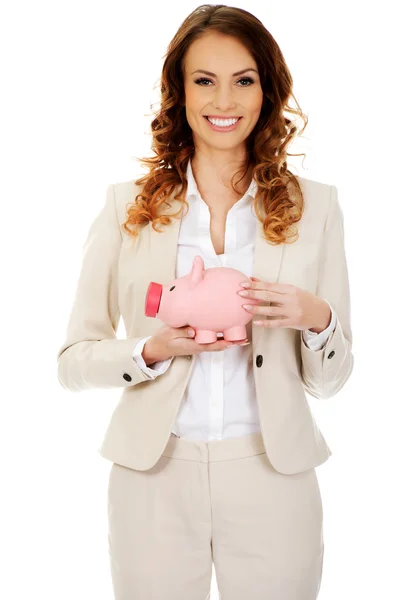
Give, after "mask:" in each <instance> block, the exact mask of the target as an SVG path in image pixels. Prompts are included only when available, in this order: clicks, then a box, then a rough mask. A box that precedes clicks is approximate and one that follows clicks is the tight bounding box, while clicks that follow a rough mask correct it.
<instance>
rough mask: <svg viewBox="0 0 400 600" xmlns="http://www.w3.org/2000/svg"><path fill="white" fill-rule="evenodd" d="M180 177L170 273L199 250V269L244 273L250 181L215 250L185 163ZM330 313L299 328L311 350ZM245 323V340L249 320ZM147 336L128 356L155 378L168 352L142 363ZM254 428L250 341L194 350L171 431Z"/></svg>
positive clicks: (225, 433)
mask: <svg viewBox="0 0 400 600" xmlns="http://www.w3.org/2000/svg"><path fill="white" fill-rule="evenodd" d="M186 176H187V178H188V189H187V195H186V199H187V202H188V204H189V211H188V212H187V214H186V215H185V216H184V217H182V220H181V224H180V230H179V237H178V249H177V266H176V275H175V276H176V277H182V276H184V275H186V274H187V273H189V271H190V270H191V268H192V264H193V259H194V257H195V256H196V255H197V254H199V255H200V256H201V257H202V258H203V260H204V268H205V269H209V268H212V267H231V268H233V269H238V270H239V271H241V272H242V273H244V274H245V275H247V277H250V276H251V275H252V272H251V269H252V265H253V256H254V241H255V235H256V219H257V216H256V215H255V213H254V211H253V208H252V202H253V199H254V196H255V193H256V189H257V184H256V182H255V181H254V179H253V180H252V182H251V183H250V186H249V188H248V190H247V192H246V193H245V195H244V196H243V197H242V198H241V199H240V200H238V201H237V202H235V204H234V205H233V206H232V207H231V209H230V210H229V212H228V214H227V219H226V229H225V247H224V253H223V254H219V255H217V254H216V253H215V250H214V246H213V244H212V240H211V237H210V211H209V208H208V206H207V204H206V203H205V202H204V200H203V199H202V198H201V195H200V192H199V190H198V188H197V185H196V181H195V179H194V176H193V172H192V166H191V163H190V162H189V164H188V168H187V173H186ZM243 303H245V299H243ZM328 304H329V302H328ZM329 306H330V305H329ZM331 312H332V314H331V321H330V323H329V325H328V327H327V328H326V329H324V331H321V332H320V333H316V332H313V331H309V330H305V331H302V335H303V339H304V342H305V344H306V345H307V346H308V347H309V348H310V349H311V350H320V349H321V348H322V347H323V346H324V345H325V343H326V341H327V339H328V337H329V335H330V333H331V332H332V331H333V330H334V328H335V325H336V314H335V312H334V310H333V308H332V307H331ZM248 325H250V327H248V328H247V332H248V339H249V341H250V342H251V321H250V322H249V324H248ZM260 327H262V326H261V325H260ZM150 337H151V336H147V337H143V338H141V339H140V340H139V341H138V342H137V343H136V345H135V347H134V348H133V358H134V360H135V361H136V362H137V364H138V365H139V366H140V368H141V369H142V370H143V371H144V372H146V373H147V374H148V375H149V376H150V377H152V378H155V377H160V376H161V375H162V374H163V373H165V371H166V370H167V369H168V367H169V365H170V364H171V361H172V359H173V357H171V358H169V359H167V360H164V361H160V362H156V363H153V364H152V365H151V367H149V366H147V365H146V363H145V362H144V359H143V357H142V355H141V353H142V350H143V347H144V345H145V343H146V341H147V340H148V339H149V338H150ZM259 431H260V424H259V416H258V408H257V401H256V391H255V383H254V377H253V365H252V347H251V343H250V344H248V345H247V346H232V347H231V348H227V349H226V350H223V351H220V352H207V351H205V352H200V353H199V354H197V355H196V361H195V364H194V365H193V369H192V373H191V376H190V379H189V381H188V384H187V386H186V390H185V393H184V397H183V399H182V403H181V407H180V410H179V413H178V415H177V419H176V421H175V424H174V427H173V429H172V432H173V433H175V434H176V435H177V436H179V437H184V438H187V439H193V440H202V441H210V440H212V439H226V438H231V437H236V436H242V435H247V434H250V433H254V432H259Z"/></svg>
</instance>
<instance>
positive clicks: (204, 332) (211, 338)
mask: <svg viewBox="0 0 400 600" xmlns="http://www.w3.org/2000/svg"><path fill="white" fill-rule="evenodd" d="M194 341H195V342H196V343H197V344H211V343H212V342H216V341H217V334H216V332H215V331H209V330H208V329H197V330H196V336H195V338H194Z"/></svg>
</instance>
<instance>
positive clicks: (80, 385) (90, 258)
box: [57, 184, 151, 392]
mask: <svg viewBox="0 0 400 600" xmlns="http://www.w3.org/2000/svg"><path fill="white" fill-rule="evenodd" d="M121 242H122V233H121V230H120V225H119V221H118V217H117V213H116V204H115V190H114V184H111V185H109V186H108V188H107V191H106V200H105V202H104V204H103V206H102V208H101V210H100V212H99V213H98V214H97V216H96V218H95V219H94V221H93V222H92V224H91V226H90V229H89V232H88V234H87V238H86V241H85V243H84V245H83V260H82V266H81V271H80V275H79V278H78V283H77V289H76V292H75V298H74V301H73V305H72V309H71V312H70V316H69V321H68V324H67V331H66V335H65V339H64V343H63V344H62V346H61V347H60V348H59V350H58V353H57V364H58V380H59V382H60V384H61V385H62V386H63V387H64V388H65V389H67V390H69V391H72V392H79V391H82V390H86V389H90V388H125V387H130V386H133V385H137V384H138V383H141V382H143V381H149V380H151V377H150V376H149V375H147V374H146V373H144V372H143V371H142V370H141V369H140V367H139V365H138V364H137V363H136V362H135V360H134V359H133V357H132V352H133V348H134V346H135V345H136V343H137V341H138V340H139V339H140V337H137V338H128V339H117V337H116V331H117V328H118V323H119V320H120V312H119V307H118V288H117V270H118V258H119V252H120V247H121Z"/></svg>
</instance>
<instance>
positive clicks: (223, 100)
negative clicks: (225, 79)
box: [213, 86, 235, 113]
mask: <svg viewBox="0 0 400 600" xmlns="http://www.w3.org/2000/svg"><path fill="white" fill-rule="evenodd" d="M213 104H214V105H215V108H216V109H217V111H216V112H221V113H227V112H229V111H230V110H234V107H235V102H234V101H233V92H232V89H231V87H230V86H226V87H225V86H220V87H219V88H216V91H215V94H214V103H213Z"/></svg>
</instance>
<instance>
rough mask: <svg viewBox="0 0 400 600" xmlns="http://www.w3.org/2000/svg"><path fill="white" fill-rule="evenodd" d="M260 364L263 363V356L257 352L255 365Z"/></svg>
mask: <svg viewBox="0 0 400 600" xmlns="http://www.w3.org/2000/svg"><path fill="white" fill-rule="evenodd" d="M262 364H263V357H262V355H261V354H258V355H257V358H256V365H257V367H261V365H262Z"/></svg>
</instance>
